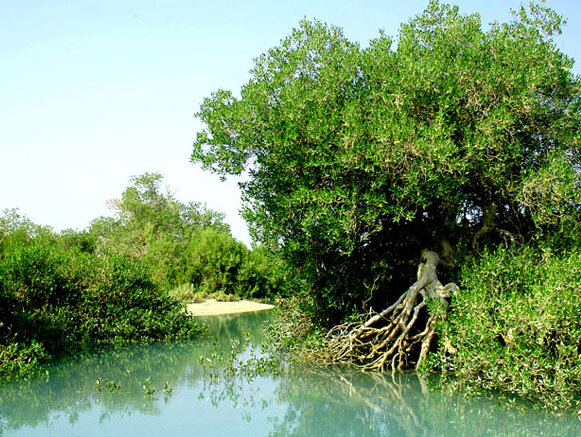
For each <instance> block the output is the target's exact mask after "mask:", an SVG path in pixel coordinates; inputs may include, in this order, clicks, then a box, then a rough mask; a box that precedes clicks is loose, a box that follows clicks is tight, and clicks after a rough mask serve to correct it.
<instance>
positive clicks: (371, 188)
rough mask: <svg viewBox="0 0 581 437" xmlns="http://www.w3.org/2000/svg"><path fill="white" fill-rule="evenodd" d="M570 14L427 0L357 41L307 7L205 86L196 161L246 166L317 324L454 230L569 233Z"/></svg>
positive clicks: (214, 167)
mask: <svg viewBox="0 0 581 437" xmlns="http://www.w3.org/2000/svg"><path fill="white" fill-rule="evenodd" d="M560 25H561V18H560V17H559V16H558V15H557V14H555V13H554V12H553V11H551V10H549V9H547V8H544V7H541V6H539V5H537V4H533V5H532V6H531V9H530V10H529V11H527V10H526V9H524V8H523V9H522V10H521V11H520V12H518V13H516V14H515V17H514V20H513V21H511V22H509V23H494V24H492V26H490V27H489V28H486V29H485V28H483V27H482V24H481V20H480V17H479V15H477V14H471V15H462V14H460V12H459V10H458V8H456V7H451V6H447V5H440V4H439V3H438V2H436V1H432V2H430V4H429V5H428V7H427V8H426V10H425V11H424V12H423V13H422V14H421V15H419V16H417V17H415V18H413V19H411V20H410V21H409V22H407V23H405V24H403V25H402V26H401V30H400V32H399V35H398V38H397V44H394V42H393V40H392V39H391V38H389V37H388V36H386V35H384V34H383V33H380V35H379V36H378V37H377V38H376V39H374V40H372V41H370V43H369V45H368V46H367V47H366V48H361V47H359V45H358V44H356V43H353V42H351V41H349V40H348V39H347V38H346V37H345V35H344V34H343V32H342V31H341V30H340V29H339V28H336V27H333V26H328V25H326V24H324V23H321V22H319V21H307V20H303V21H301V22H300V26H299V27H298V28H297V29H294V30H293V31H292V32H291V34H290V36H288V37H287V38H285V39H283V40H282V41H281V43H280V45H278V46H277V47H274V48H272V49H270V50H268V51H267V52H266V53H264V54H262V55H260V56H259V57H257V58H256V60H255V65H254V68H253V69H252V70H251V78H250V80H249V81H248V83H246V84H245V85H244V86H243V87H242V89H241V92H240V97H235V95H234V94H233V93H232V92H230V91H226V90H218V91H216V92H215V93H213V94H212V95H211V96H210V97H208V98H206V99H205V100H204V103H203V104H202V106H201V108H200V111H199V113H198V114H197V115H198V117H199V118H200V120H201V121H202V122H204V123H205V125H206V128H205V130H203V131H201V132H199V133H198V136H197V139H196V141H195V143H194V151H193V155H192V160H193V161H194V162H200V163H202V165H203V166H204V167H205V168H206V169H210V170H211V171H213V172H215V173H218V174H220V175H228V174H241V173H242V172H243V171H248V174H249V176H250V178H249V180H248V182H246V183H245V184H243V186H242V188H243V194H244V196H245V199H246V200H247V202H246V210H245V216H246V218H247V219H248V220H249V222H250V224H251V226H252V232H253V234H254V236H255V237H256V238H257V239H258V240H260V241H263V242H264V243H265V244H266V245H268V246H269V247H272V248H275V249H280V250H281V252H282V253H283V255H284V258H285V259H286V260H288V261H289V262H290V263H291V264H292V265H294V266H295V267H296V268H297V269H298V270H299V272H300V274H301V278H302V279H304V280H305V281H306V283H307V284H308V286H309V287H310V292H311V293H312V295H313V296H314V298H315V303H316V307H315V308H316V311H315V313H316V314H317V315H318V316H319V317H320V319H321V321H322V322H323V323H334V322H336V321H338V320H340V319H342V318H344V317H345V315H348V314H350V313H351V312H352V310H353V309H356V308H360V306H361V303H362V302H363V301H365V300H368V298H369V297H372V298H373V303H374V304H384V303H385V301H389V300H390V299H392V298H393V295H394V293H397V294H399V293H401V291H402V290H404V289H405V288H406V287H407V285H409V278H410V277H411V276H412V275H413V267H412V268H410V264H409V261H410V260H416V259H417V257H418V254H419V252H420V250H421V249H423V248H425V247H428V248H432V249H439V248H440V243H441V241H442V240H443V239H446V240H447V241H449V242H450V243H451V245H452V247H453V248H456V249H457V250H460V249H461V250H463V253H462V254H459V253H456V254H453V255H454V256H453V258H454V259H464V257H465V255H466V256H468V257H471V256H473V255H474V253H475V251H476V250H478V249H479V248H481V247H483V246H484V245H489V246H495V245H498V244H501V243H503V242H504V241H505V240H506V241H512V240H515V241H517V240H521V241H522V240H524V241H530V239H532V238H534V237H536V236H538V235H541V236H543V238H546V236H547V235H549V234H550V235H554V234H558V233H559V232H560V231H561V230H565V231H567V229H568V228H570V227H573V228H574V229H573V230H572V231H571V232H568V235H567V236H565V237H564V238H563V239H562V240H563V241H562V245H564V246H566V245H568V244H571V241H570V240H571V239H572V238H573V239H574V238H575V237H577V236H578V235H579V227H578V226H579V225H578V223H579V222H580V220H579V206H580V198H579V183H580V182H579V172H578V168H579V164H580V159H579V158H580V155H579V139H580V137H579V135H580V134H579V132H580V129H579V127H580V125H581V101H580V98H579V97H580V87H579V80H578V78H577V77H575V76H574V75H573V74H572V72H571V67H572V65H573V61H572V60H571V59H570V58H568V57H567V56H566V55H565V54H563V53H562V52H560V51H559V50H558V49H557V47H556V46H555V44H554V42H553V41H552V40H551V35H552V34H554V33H559V32H560ZM565 231H564V232H565ZM565 233H567V232H565ZM412 264H415V262H414V263H412ZM453 267H457V266H453ZM374 290H382V292H381V293H377V292H375V293H374ZM376 306H377V305H376Z"/></svg>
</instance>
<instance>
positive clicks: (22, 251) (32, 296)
mask: <svg viewBox="0 0 581 437" xmlns="http://www.w3.org/2000/svg"><path fill="white" fill-rule="evenodd" d="M4 219H5V220H4V222H3V224H5V223H7V222H8V221H10V223H12V224H15V223H16V224H15V226H12V227H9V226H4V227H3V229H2V234H1V235H2V241H1V246H0V376H2V377H3V378H6V377H18V376H23V375H25V374H26V373H28V372H31V371H33V370H35V369H37V368H38V367H39V364H40V363H42V362H44V361H47V360H49V359H50V358H52V357H54V356H56V355H57V354H60V353H62V352H65V351H73V350H76V349H78V348H79V347H80V346H82V345H92V344H96V343H100V342H118V341H128V340H130V341H135V340H155V339H165V338H183V337H189V336H192V335H194V334H196V333H197V332H198V325H197V324H196V323H195V322H194V321H193V320H192V319H191V318H190V317H188V316H187V315H186V314H185V313H184V312H183V307H182V305H181V304H180V303H178V301H176V300H175V299H172V298H171V297H170V296H169V295H168V294H167V293H166V292H165V291H163V290H161V289H160V288H159V287H158V286H157V285H156V284H155V283H154V282H153V281H152V279H151V278H150V276H149V274H148V270H147V266H146V265H144V264H143V263H142V262H139V261H138V260H134V259H130V258H128V257H126V256H122V255H110V256H108V257H102V256H98V255H96V254H95V253H93V252H92V251H91V249H90V245H87V244H86V243H87V242H89V243H90V242H91V241H92V240H91V239H90V238H88V235H87V234H86V233H79V234H78V235H75V234H74V233H73V232H67V233H65V234H64V235H63V236H57V235H54V234H52V233H50V232H49V231H48V230H46V229H42V228H40V227H38V228H35V227H30V226H29V223H28V222H27V221H19V222H15V221H14V220H12V218H11V217H9V216H7V215H5V217H4ZM38 229H41V230H42V232H38V233H36V235H35V233H33V232H32V231H31V230H35V231H36V230H38Z"/></svg>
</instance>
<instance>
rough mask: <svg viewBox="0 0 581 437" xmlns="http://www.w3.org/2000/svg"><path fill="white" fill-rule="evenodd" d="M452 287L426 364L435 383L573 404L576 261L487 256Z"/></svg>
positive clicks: (580, 357) (579, 328)
mask: <svg viewBox="0 0 581 437" xmlns="http://www.w3.org/2000/svg"><path fill="white" fill-rule="evenodd" d="M460 281H461V284H462V289H461V292H460V293H458V295H457V296H456V297H455V298H454V299H453V300H452V310H451V313H450V316H449V318H448V319H447V320H446V321H443V322H442V324H441V325H440V326H439V329H438V331H439V336H440V346H441V347H440V350H439V351H438V353H437V354H434V355H433V356H432V357H431V359H430V363H431V365H432V366H434V367H435V368H436V369H437V370H441V371H442V372H443V373H442V378H443V381H444V382H445V383H448V384H451V385H453V386H456V387H463V388H467V389H469V390H471V391H482V390H487V391H499V392H502V393H504V394H505V395H509V396H515V395H516V396H519V397H524V398H529V399H533V400H539V399H540V400H541V401H542V402H543V403H544V404H545V405H546V406H549V407H556V406H557V405H558V406H560V407H563V406H567V405H568V406H571V404H572V403H573V402H574V399H575V396H578V397H579V396H581V317H580V315H581V253H579V251H578V250H574V251H569V252H565V253H562V254H552V253H551V252H550V251H544V252H543V251H541V250H533V249H531V248H524V249H521V250H514V251H506V250H503V249H498V250H496V251H494V252H489V251H487V252H485V253H484V254H483V256H482V257H481V259H480V260H479V261H478V262H477V263H476V264H475V265H473V266H471V267H466V268H464V269H463V271H462V274H461V279H460Z"/></svg>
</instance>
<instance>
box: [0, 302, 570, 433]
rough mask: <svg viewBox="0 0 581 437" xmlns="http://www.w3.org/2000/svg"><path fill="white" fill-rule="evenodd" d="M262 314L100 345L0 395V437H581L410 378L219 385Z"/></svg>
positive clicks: (552, 421)
mask: <svg viewBox="0 0 581 437" xmlns="http://www.w3.org/2000/svg"><path fill="white" fill-rule="evenodd" d="M268 317H269V315H268V314H267V313H251V314H243V315H236V316H221V317H213V318H208V319H207V322H208V324H209V325H210V330H211V334H210V337H211V338H212V340H209V341H200V340H197V341H191V342H184V343H172V344H151V345H145V346H143V345H140V346H131V347H127V346H126V347H120V348H115V349H109V350H106V351H101V352H99V353H96V354H92V355H88V356H83V357H77V358H75V359H68V360H66V361H62V362H60V363H58V364H56V365H55V366H53V367H52V368H50V369H49V374H48V376H46V377H42V378H41V377H39V378H36V379H34V380H32V381H28V382H19V383H14V384H9V385H5V386H3V387H0V435H2V436H124V437H129V436H150V435H151V436H154V435H166V436H168V437H169V436H171V437H174V436H192V435H194V436H317V437H325V436H356V437H359V436H439V435H442V436H457V435H466V436H478V435H509V436H513V435H514V436H542V435H547V436H581V422H580V421H579V419H578V418H575V417H566V418H558V417H552V416H547V415H544V414H542V413H541V412H538V411H529V412H528V413H522V412H520V411H518V410H515V409H506V408H502V406H500V405H499V404H498V403H497V402H493V401H489V400H486V399H465V398H463V397H461V396H456V395H450V394H445V393H441V392H434V391H430V390H428V389H427V388H426V386H425V385H424V384H423V383H422V381H420V380H419V379H418V378H417V377H415V376H414V375H398V376H396V377H395V378H392V377H391V375H380V374H374V373H361V372H358V371H354V370H349V369H345V368H341V369H334V370H327V371H324V372H323V371H316V370H314V369H308V368H302V369H299V370H296V371H291V372H290V373H288V374H287V373H285V374H284V375H282V376H278V377H256V378H250V379H248V378H241V377H228V378H227V377H224V376H223V375H222V370H221V368H220V365H219V364H217V363H218V362H219V361H220V360H219V358H218V357H219V356H220V355H221V354H222V355H224V354H225V355H226V356H229V355H230V353H231V352H230V351H231V348H232V343H231V340H232V339H233V338H235V339H239V338H249V340H250V343H252V344H258V343H259V342H260V340H261V339H262V334H261V331H260V329H259V326H260V324H261V323H263V322H264V321H265V320H267V319H268ZM214 340H215V341H214ZM236 352H241V353H242V355H239V356H243V357H252V356H253V355H252V354H251V353H250V352H249V350H248V348H246V349H244V347H242V346H240V347H238V348H237V349H235V350H234V355H235V354H236ZM97 381H98V383H97ZM144 387H145V388H144Z"/></svg>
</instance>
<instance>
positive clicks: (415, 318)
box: [322, 249, 458, 371]
mask: <svg viewBox="0 0 581 437" xmlns="http://www.w3.org/2000/svg"><path fill="white" fill-rule="evenodd" d="M422 258H423V259H424V260H425V262H423V263H421V264H420V265H419V267H418V274H417V280H416V282H414V284H412V286H411V287H410V288H408V290H407V291H406V292H405V293H403V294H402V295H401V296H400V297H399V299H398V300H397V301H396V302H395V303H394V304H392V305H391V306H390V307H388V308H386V309H384V310H383V311H381V312H380V313H375V314H370V317H369V318H368V319H367V320H366V321H365V322H364V323H346V324H342V325H338V326H335V327H334V328H333V329H331V330H330V331H329V333H328V334H327V336H326V342H327V344H326V346H327V347H325V348H324V355H325V356H324V357H322V358H323V359H324V360H325V361H326V362H328V363H352V364H356V365H358V366H360V367H362V368H364V369H369V370H371V369H376V370H384V369H386V368H391V370H392V371H395V370H401V369H405V368H410V367H415V368H418V367H419V366H420V364H421V363H422V361H423V360H424V359H425V358H426V356H427V354H428V352H429V350H430V346H431V344H432V341H433V339H434V335H435V326H434V325H435V321H436V316H435V315H427V317H426V316H425V315H421V313H422V309H423V308H424V307H425V306H426V302H427V300H428V299H439V300H441V301H442V303H443V304H444V305H447V300H446V298H448V297H450V295H451V294H452V293H456V292H457V290H458V286H457V285H456V284H454V283H449V284H447V285H445V286H444V285H442V283H441V282H440V281H439V280H438V275H437V274H436V267H437V266H438V263H439V262H440V258H439V256H438V254H437V253H435V252H432V251H429V250H426V249H424V250H423V251H422Z"/></svg>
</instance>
